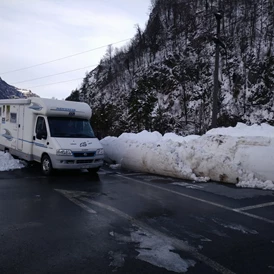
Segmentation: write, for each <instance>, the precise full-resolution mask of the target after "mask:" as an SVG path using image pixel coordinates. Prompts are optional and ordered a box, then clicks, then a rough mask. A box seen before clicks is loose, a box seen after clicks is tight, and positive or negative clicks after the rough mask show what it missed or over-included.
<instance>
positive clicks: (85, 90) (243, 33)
mask: <svg viewBox="0 0 274 274" xmlns="http://www.w3.org/2000/svg"><path fill="white" fill-rule="evenodd" d="M218 16H220V17H221V19H220V34H219V37H217V36H216V29H217V18H218ZM273 39H274V4H273V0H260V1H257V0H249V1H247V0H232V1H231V0H223V1H215V0H192V1H189V0H156V1H153V6H152V9H151V14H150V16H149V19H148V22H147V26H146V28H145V30H144V31H142V30H140V29H139V28H138V27H137V32H136V35H135V37H134V38H133V39H132V40H131V42H130V44H129V45H128V46H127V47H125V48H123V49H119V50H117V49H116V50H115V51H114V49H113V48H112V47H111V46H110V47H109V48H108V50H107V52H106V55H105V56H104V58H103V59H102V60H101V63H100V65H99V66H98V67H97V68H96V69H94V70H93V71H91V72H90V73H88V74H87V75H86V77H85V78H84V81H83V83H82V86H81V88H80V89H79V90H75V91H73V92H72V93H71V96H69V97H68V98H67V99H68V100H83V101H86V102H88V103H89V104H90V105H91V107H92V109H93V126H94V128H95V131H96V132H97V133H98V134H99V135H100V136H106V135H119V134H120V133H122V132H124V131H132V132H137V131H140V130H143V129H147V130H151V131H152V130H157V131H159V132H161V133H164V132H167V131H173V132H176V133H178V134H182V135H186V134H192V133H196V134H197V133H198V134H199V133H203V132H205V131H206V130H207V129H209V128H210V124H211V113H212V94H213V89H214V81H213V75H214V69H215V50H216V43H218V45H219V47H220V62H219V66H220V67H219V73H218V75H219V76H218V84H219V85H218V88H219V94H218V113H219V114H218V125H219V126H229V125H235V124H236V123H237V122H239V121H241V122H244V123H247V124H253V123H262V122H268V123H269V124H274V106H273V103H274V101H273V100H274V96H273V93H274V57H273V52H274V50H273ZM113 52H115V53H113Z"/></svg>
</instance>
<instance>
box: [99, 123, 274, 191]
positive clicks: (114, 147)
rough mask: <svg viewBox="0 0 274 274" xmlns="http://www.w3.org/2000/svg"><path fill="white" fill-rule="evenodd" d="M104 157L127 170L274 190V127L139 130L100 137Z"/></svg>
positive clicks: (240, 124)
mask: <svg viewBox="0 0 274 274" xmlns="http://www.w3.org/2000/svg"><path fill="white" fill-rule="evenodd" d="M101 143H102V145H103V146H104V149H105V153H106V155H105V160H106V161H107V162H109V163H111V164H116V165H120V166H121V167H122V168H126V169H129V170H134V171H140V172H148V173H154V174H158V175H164V176H171V177H177V178H180V179H189V180H193V181H208V180H210V179H211V180H214V181H220V182H228V183H234V184H237V186H239V187H250V188H261V189H267V190H274V184H273V181H274V172H273V168H272V163H273V162H274V127H272V126H270V125H267V124H262V125H252V126H247V125H245V124H242V123H238V124H237V126H236V127H228V128H217V129H212V130H210V131H208V132H207V133H206V134H205V135H202V136H197V135H191V136H186V137H182V136H178V135H176V134H174V133H166V134H165V135H163V136H162V135H161V134H160V133H159V132H148V131H145V130H144V131H142V132H140V133H137V134H134V133H123V134H122V135H121V136H119V137H110V136H109V137H106V138H104V139H103V140H101Z"/></svg>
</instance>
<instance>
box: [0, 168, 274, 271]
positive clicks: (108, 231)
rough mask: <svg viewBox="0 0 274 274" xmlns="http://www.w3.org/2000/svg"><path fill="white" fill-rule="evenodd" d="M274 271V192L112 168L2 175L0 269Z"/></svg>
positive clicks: (0, 188)
mask: <svg viewBox="0 0 274 274" xmlns="http://www.w3.org/2000/svg"><path fill="white" fill-rule="evenodd" d="M184 272H185V273H274V192H273V191H264V190H256V189H241V188H237V187H235V186H234V185H229V184H219V183H214V182H208V183H195V182H190V181H184V180H178V179H176V178H169V177H162V176H157V175H152V174H144V173H136V172H131V171H121V170H113V169H110V168H109V167H107V166H104V167H103V168H102V169H101V171H100V172H98V174H96V175H91V174H89V173H88V172H57V173H56V174H54V176H52V177H49V178H47V177H45V176H42V175H41V173H40V170H39V167H38V166H36V165H34V166H31V167H28V168H25V169H22V170H14V171H7V172H0V273H152V274H153V273H184Z"/></svg>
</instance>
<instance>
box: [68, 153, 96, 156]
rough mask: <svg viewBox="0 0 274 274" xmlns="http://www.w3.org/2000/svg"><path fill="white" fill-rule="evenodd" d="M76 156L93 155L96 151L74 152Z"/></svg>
mask: <svg viewBox="0 0 274 274" xmlns="http://www.w3.org/2000/svg"><path fill="white" fill-rule="evenodd" d="M73 155H74V157H93V156H94V155H95V152H73Z"/></svg>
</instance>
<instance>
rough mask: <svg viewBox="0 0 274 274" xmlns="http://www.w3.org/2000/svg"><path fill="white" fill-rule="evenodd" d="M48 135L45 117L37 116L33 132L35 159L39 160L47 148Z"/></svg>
mask: <svg viewBox="0 0 274 274" xmlns="http://www.w3.org/2000/svg"><path fill="white" fill-rule="evenodd" d="M48 136H49V134H48V130H47V124H46V120H45V118H44V117H43V116H37V118H36V124H35V127H34V134H33V156H34V159H35V160H38V161H39V160H40V159H41V155H42V154H43V152H45V151H46V150H47V147H48Z"/></svg>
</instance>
